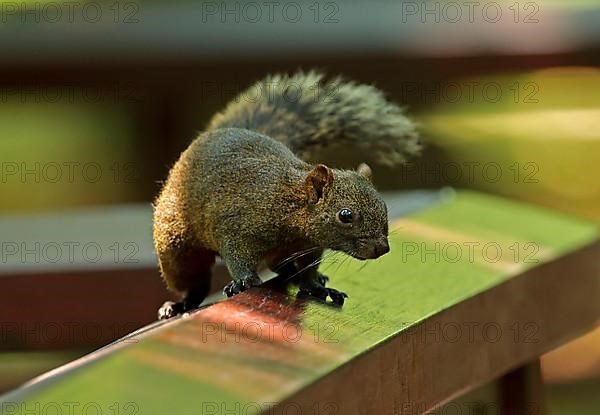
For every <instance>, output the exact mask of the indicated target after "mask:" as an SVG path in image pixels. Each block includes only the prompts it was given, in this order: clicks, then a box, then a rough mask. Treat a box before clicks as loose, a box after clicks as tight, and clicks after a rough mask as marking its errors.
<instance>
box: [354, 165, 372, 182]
mask: <svg viewBox="0 0 600 415" xmlns="http://www.w3.org/2000/svg"><path fill="white" fill-rule="evenodd" d="M356 172H357V173H358V174H360V175H361V176H363V177H364V178H365V179H367V180H368V181H370V182H372V181H373V170H371V168H370V167H369V165H368V164H367V163H360V165H359V166H358V168H357V169H356Z"/></svg>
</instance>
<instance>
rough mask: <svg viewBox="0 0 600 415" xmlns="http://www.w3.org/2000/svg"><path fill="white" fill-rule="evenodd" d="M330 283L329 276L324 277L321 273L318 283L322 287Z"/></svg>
mask: <svg viewBox="0 0 600 415" xmlns="http://www.w3.org/2000/svg"><path fill="white" fill-rule="evenodd" d="M328 281H329V277H328V276H327V275H323V274H321V273H319V276H318V277H317V282H318V283H319V284H320V285H322V286H323V287H325V285H326V284H327V282H328Z"/></svg>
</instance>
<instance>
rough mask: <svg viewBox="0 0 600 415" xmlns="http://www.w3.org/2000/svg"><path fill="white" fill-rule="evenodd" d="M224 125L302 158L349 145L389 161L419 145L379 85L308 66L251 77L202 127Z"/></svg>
mask: <svg viewBox="0 0 600 415" xmlns="http://www.w3.org/2000/svg"><path fill="white" fill-rule="evenodd" d="M230 127H237V128H245V129H249V130H253V131H258V132H260V133H262V134H265V135H268V136H270V137H272V138H274V139H276V140H278V141H281V142H283V143H284V144H286V145H287V146H288V147H289V148H290V149H291V150H292V151H294V152H295V153H296V154H298V155H299V156H300V157H302V158H304V159H306V160H308V159H311V158H312V157H314V154H315V152H317V151H318V150H319V148H322V147H327V146H329V145H339V144H350V145H352V146H356V147H359V148H362V149H365V150H366V151H368V152H370V153H372V154H374V155H375V157H376V158H377V159H378V160H379V161H380V162H381V163H383V164H387V165H395V164H400V163H404V162H405V161H406V160H407V159H408V158H409V157H410V156H413V155H415V154H418V153H419V151H420V149H421V145H420V143H419V138H418V134H417V131H416V128H415V125H414V124H413V122H412V121H410V120H409V119H408V118H407V117H406V116H405V115H404V112H403V110H402V109H401V108H400V107H398V106H397V105H396V104H394V103H391V102H389V101H387V100H386V99H385V97H384V95H383V93H382V92H381V91H380V90H378V89H377V88H375V87H373V86H370V85H364V84H357V83H354V82H351V81H345V80H343V79H341V78H335V79H333V80H324V78H323V75H322V74H320V73H317V72H314V71H311V72H308V73H303V72H298V73H296V74H294V75H292V76H287V75H272V76H269V77H267V78H265V79H263V80H262V81H259V82H257V83H256V84H254V85H253V86H252V87H250V88H249V89H248V90H246V91H245V92H243V93H242V94H241V95H239V96H238V97H237V98H236V99H234V100H233V101H232V102H231V103H230V104H229V105H228V106H227V107H226V108H225V110H223V111H222V112H220V113H218V114H216V115H215V116H214V117H213V119H212V120H211V122H210V123H209V126H208V129H209V130H215V129H218V128H230Z"/></svg>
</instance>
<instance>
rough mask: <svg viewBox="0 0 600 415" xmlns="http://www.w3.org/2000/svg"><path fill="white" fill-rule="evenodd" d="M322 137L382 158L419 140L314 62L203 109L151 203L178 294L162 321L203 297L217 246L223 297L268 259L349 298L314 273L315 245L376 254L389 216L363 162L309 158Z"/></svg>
mask: <svg viewBox="0 0 600 415" xmlns="http://www.w3.org/2000/svg"><path fill="white" fill-rule="evenodd" d="M256 96H258V98H256V99H253V100H250V99H248V98H247V97H253V98H254V97H256ZM330 145H350V146H356V147H358V148H363V149H364V150H365V151H367V152H369V154H371V155H375V156H376V157H377V158H378V160H379V162H381V163H382V164H386V165H395V164H399V163H403V162H404V161H405V160H406V159H407V158H408V157H411V156H413V155H416V154H418V153H419V151H420V149H421V144H420V142H419V137H418V133H417V131H416V127H415V124H414V123H413V122H412V121H411V120H409V119H408V118H407V117H406V116H405V114H404V111H403V109H402V108H400V107H399V106H397V105H396V104H394V103H391V102H389V101H387V100H386V98H385V96H384V94H383V93H382V92H381V91H380V90H378V89H377V88H375V87H373V86H370V85H365V84H357V83H355V82H351V81H346V80H343V79H342V78H335V79H331V80H326V79H325V77H324V76H323V75H322V74H320V73H318V72H314V71H311V72H308V73H305V72H298V73H296V74H293V75H291V76H290V75H273V76H268V77H267V78H266V79H263V80H262V81H259V82H258V83H256V84H255V85H253V86H252V87H251V88H250V89H249V90H247V91H245V92H244V93H242V94H241V95H240V96H239V97H238V98H237V99H234V100H233V101H232V102H230V103H229V104H228V105H227V106H226V108H225V109H224V110H223V111H222V112H220V113H217V114H216V115H215V116H214V117H213V118H212V120H211V121H210V122H209V124H208V128H207V129H206V131H205V132H202V133H201V134H200V135H199V136H198V137H197V138H196V139H195V140H194V141H193V142H192V143H191V144H190V145H189V147H188V148H187V149H186V150H185V151H183V153H182V154H181V156H180V157H179V160H178V161H177V162H176V163H175V164H174V165H173V167H172V169H171V171H170V173H169V175H168V178H167V180H166V182H165V183H164V186H163V188H162V191H161V192H160V194H159V196H158V198H157V199H156V201H155V203H154V226H153V236H154V244H155V249H156V253H157V256H158V260H159V266H160V272H161V275H162V278H163V279H164V281H165V282H166V284H167V286H168V288H169V289H170V290H172V291H175V292H176V293H179V294H181V301H179V302H170V301H168V302H166V303H165V304H164V305H163V306H162V307H161V308H160V310H159V318H160V319H165V318H170V317H172V316H174V315H177V314H181V313H183V312H186V311H188V310H191V309H194V308H197V307H198V306H199V305H200V303H201V302H202V300H203V299H204V298H205V297H206V296H207V295H208V293H209V291H210V281H211V267H212V265H213V264H214V261H215V257H216V256H217V255H218V256H220V257H222V258H223V260H224V262H225V264H226V266H227V268H228V270H229V272H230V274H231V277H232V281H231V282H230V283H228V284H227V285H226V286H225V288H224V289H223V292H224V293H225V295H227V296H228V297H230V296H232V295H235V294H237V293H240V292H242V291H244V290H246V289H248V288H250V287H254V286H258V285H260V284H261V279H260V278H259V276H258V272H257V270H258V269H259V266H261V265H266V266H267V267H269V268H270V269H272V270H273V271H278V272H279V271H282V270H284V269H285V270H286V272H292V273H294V274H299V275H298V278H297V284H298V286H299V294H306V295H309V296H312V297H316V298H318V299H320V300H322V301H327V298H328V297H329V298H330V299H331V301H332V303H333V304H335V305H339V306H341V305H343V303H344V299H345V298H347V297H348V296H347V295H346V294H345V293H343V292H341V291H338V290H335V289H333V288H328V287H326V283H327V281H328V277H326V276H324V275H322V274H321V273H320V272H319V271H318V264H319V260H320V258H321V256H322V254H323V252H324V250H326V249H330V250H334V251H342V252H344V253H346V254H348V255H351V256H352V257H354V258H357V259H359V260H365V259H374V258H378V257H379V256H381V255H383V254H385V253H387V252H388V251H389V250H390V248H389V245H388V239H387V237H388V217H387V208H386V205H385V203H384V201H383V200H382V198H381V196H380V195H379V193H378V192H377V190H376V189H375V187H374V185H373V183H372V173H371V169H370V168H369V166H368V165H366V164H364V163H363V164H361V165H360V166H359V167H358V169H357V170H356V171H354V170H340V169H334V168H330V167H328V166H326V165H324V164H316V165H312V164H309V162H308V161H310V160H311V159H312V158H313V157H314V156H315V154H316V153H317V152H318V150H319V149H320V148H323V147H327V146H330Z"/></svg>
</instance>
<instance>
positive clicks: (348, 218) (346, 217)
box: [337, 208, 352, 223]
mask: <svg viewBox="0 0 600 415" xmlns="http://www.w3.org/2000/svg"><path fill="white" fill-rule="evenodd" d="M337 218H338V220H339V221H340V222H342V223H352V211H351V210H350V209H346V208H344V209H341V210H340V211H339V212H338V214H337Z"/></svg>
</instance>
